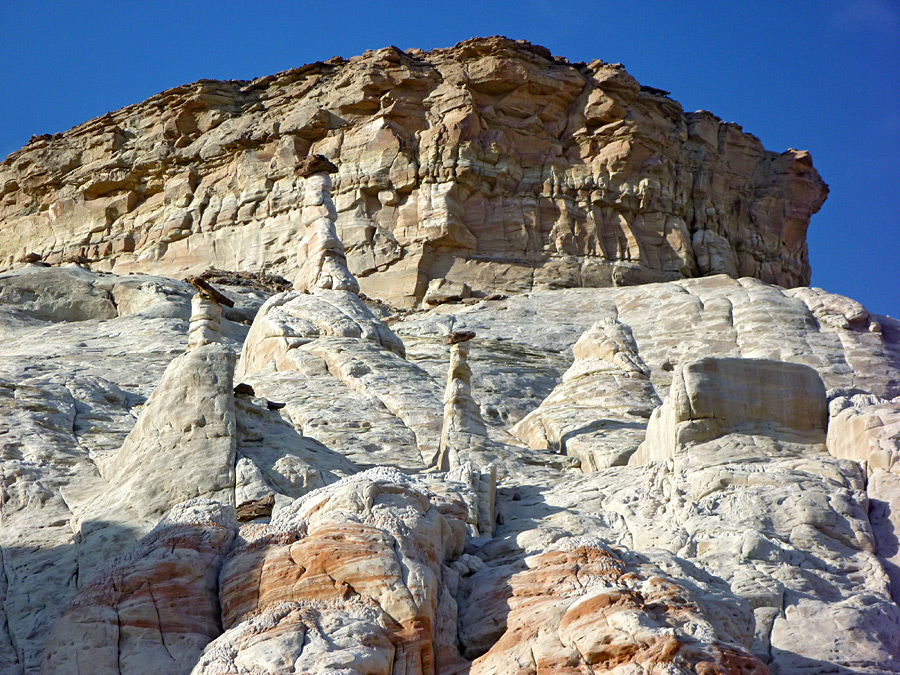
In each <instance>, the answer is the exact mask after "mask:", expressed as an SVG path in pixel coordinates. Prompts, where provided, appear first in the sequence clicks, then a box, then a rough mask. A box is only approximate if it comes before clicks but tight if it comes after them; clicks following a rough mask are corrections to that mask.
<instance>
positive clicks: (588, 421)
mask: <svg viewBox="0 0 900 675" xmlns="http://www.w3.org/2000/svg"><path fill="white" fill-rule="evenodd" d="M332 176H333V177H334V179H333V184H332ZM332 189H333V193H332ZM824 191H825V188H824V185H823V184H822V183H821V180H820V179H819V178H818V175H817V174H816V173H815V171H814V170H813V169H812V167H811V165H810V163H809V158H808V156H807V155H805V154H804V153H798V152H796V151H789V152H788V153H785V154H783V155H774V154H771V153H767V152H765V151H764V150H763V149H762V148H761V147H760V146H759V144H758V142H757V141H756V140H755V139H753V138H752V137H750V136H748V135H745V134H742V133H741V132H740V130H739V128H738V127H736V126H735V125H730V124H722V123H720V122H719V121H718V120H717V119H715V118H714V117H712V116H711V115H709V114H708V113H694V114H689V115H685V114H684V113H683V112H682V111H681V109H680V108H679V107H678V106H677V104H676V103H674V102H673V101H672V100H671V99H669V98H668V97H667V96H666V95H664V94H663V93H662V92H660V91H659V90H654V89H652V88H647V87H643V88H642V87H640V86H639V85H637V84H636V83H635V82H634V81H633V80H632V79H631V78H630V77H629V76H628V75H627V74H626V73H625V72H624V70H622V68H621V67H619V66H611V65H608V64H603V63H601V62H595V63H592V64H590V65H585V64H570V63H568V62H566V61H565V60H563V59H559V58H555V57H551V56H550V55H549V54H548V53H546V52H545V51H544V50H542V49H541V48H537V47H533V46H530V45H527V44H525V43H517V42H512V41H509V40H506V39H502V38H491V39H486V40H481V39H479V40H472V41H467V42H464V43H461V44H460V45H457V46H456V47H454V48H452V49H448V50H435V51H433V52H430V53H425V52H419V51H417V50H411V51H409V52H406V53H404V52H400V51H398V50H396V49H393V48H391V49H386V50H380V51H378V52H369V53H366V54H365V55H363V56H362V57H358V58H355V59H351V60H350V61H346V62H345V61H342V60H339V59H334V60H331V61H329V62H327V63H320V64H315V65H313V66H309V67H306V68H303V69H298V70H295V71H288V72H286V73H282V74H280V75H276V76H273V77H270V78H262V79H260V80H257V81H254V82H253V83H234V82H230V83H219V82H201V83H198V84H196V85H190V86H187V87H181V88H178V89H176V90H172V91H170V92H166V93H164V94H161V95H160V96H158V97H155V98H154V99H151V100H150V101H148V102H146V103H143V104H138V105H136V106H132V107H130V108H126V109H125V110H123V111H119V112H117V113H113V114H111V115H109V116H107V117H104V118H101V119H100V120H95V121H93V122H89V123H87V124H86V125H83V126H82V127H79V128H77V129H74V130H72V131H70V132H67V133H66V134H63V135H61V136H60V137H57V138H38V139H36V140H34V141H33V142H32V143H31V144H30V145H29V146H27V147H26V148H25V149H23V150H22V151H20V152H18V153H14V154H13V155H11V156H10V158H8V159H7V160H6V162H5V163H4V164H3V165H0V232H2V233H3V236H2V237H0V255H2V256H4V257H5V258H4V259H5V260H6V261H7V263H6V264H8V265H11V266H12V267H11V269H9V270H7V271H5V272H0V336H2V338H3V339H2V340H0V672H2V673H3V674H4V675H5V674H6V673H9V674H10V675H35V674H38V673H43V674H45V675H50V674H53V675H56V674H66V675H68V674H69V673H73V674H75V675H150V674H158V673H166V674H167V675H169V674H183V675H189V674H194V675H214V674H222V673H229V674H246V675H260V674H261V673H272V674H274V673H297V674H300V673H309V674H317V675H466V674H468V675H488V674H496V675H499V674H503V675H506V674H507V673H518V674H519V675H551V674H567V675H568V674H571V675H575V674H576V673H578V674H587V673H601V672H611V673H620V674H622V675H624V674H626V673H627V674H633V675H660V674H662V673H666V674H674V673H696V674H697V675H731V674H733V673H734V674H737V673H741V674H744V675H747V674H749V675H768V674H772V675H789V674H794V673H805V674H807V675H818V674H820V675H826V674H830V673H864V674H868V675H881V674H883V673H892V672H900V665H898V664H900V604H898V603H900V573H898V570H900V553H898V548H897V541H898V536H900V321H897V320H895V319H892V318H890V317H886V316H875V315H872V314H870V313H869V312H868V311H867V310H866V309H865V308H864V307H862V306H861V305H860V304H859V303H857V302H855V301H853V300H851V299H849V298H845V297H843V296H839V295H835V294H831V293H827V292H825V291H823V290H821V289H815V288H806V287H794V288H788V286H795V285H797V284H803V283H804V282H805V281H807V280H808V266H807V263H806V257H805V243H804V241H805V240H804V233H805V228H806V225H807V222H808V219H809V216H810V215H811V214H812V213H813V212H814V211H815V210H816V208H818V206H819V204H820V203H821V201H822V199H823V198H824ZM7 235H8V236H7ZM67 258H68V259H71V262H69V263H66V264H60V263H62V262H63V261H64V260H65V259H67ZM85 258H89V259H90V260H89V261H88V262H85V261H84V259H85ZM13 261H15V262H13ZM79 261H80V262H79ZM213 265H215V266H218V267H220V268H221V267H226V266H233V267H235V268H238V269H235V270H234V271H227V268H226V269H225V270H223V269H207V268H211V267H212V266H213ZM261 268H262V269H261ZM110 270H112V271H114V272H115V273H111V272H110ZM132 271H135V272H139V273H137V274H131V273H127V274H126V273H125V272H132ZM151 271H152V272H156V273H160V272H167V273H170V274H176V273H177V276H179V277H183V276H184V274H185V273H192V274H194V276H188V277H187V279H186V281H176V280H174V279H170V278H165V277H161V276H152V275H151V274H149V273H148V272H151ZM718 272H721V274H719V273H718ZM198 273H199V274H198ZM276 274H278V275H285V276H288V277H290V278H291V279H294V280H295V282H296V283H295V287H294V288H293V289H290V288H289V284H288V282H286V281H285V280H283V279H278V278H276V277H275V276H274V275H276ZM745 275H750V276H745ZM695 277H697V278H695ZM772 281H778V282H780V283H781V284H782V286H778V285H774V284H772V283H770V282H772ZM591 286H601V287H599V288H593V287H591ZM360 289H362V291H364V293H363V292H361V290H360ZM384 300H389V301H391V303H393V304H389V303H386V302H384ZM476 335H477V339H473V338H475V336H476ZM238 353H240V358H239V359H238V357H237V354H238Z"/></svg>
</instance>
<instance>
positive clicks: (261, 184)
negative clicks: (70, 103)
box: [0, 37, 827, 307]
mask: <svg viewBox="0 0 900 675" xmlns="http://www.w3.org/2000/svg"><path fill="white" fill-rule="evenodd" d="M312 155H322V156H323V157H324V158H326V159H327V160H328V162H329V163H331V164H333V166H335V167H337V172H336V173H335V174H334V186H335V196H334V210H333V211H332V209H331V207H330V206H329V202H327V201H325V200H323V199H322V198H321V197H322V193H323V192H324V191H325V190H326V189H327V187H326V186H327V184H328V182H329V178H328V177H327V176H326V173H327V172H328V171H330V170H331V169H329V168H328V167H329V165H328V164H324V163H322V162H318V164H317V165H316V166H313V165H309V166H307V165H306V164H305V162H307V161H308V160H307V158H308V157H310V156H312ZM313 170H315V171H313ZM304 174H305V175H304ZM826 193H827V188H826V187H825V185H824V183H823V182H822V180H821V179H820V178H819V176H818V174H817V173H816V171H815V170H814V169H813V168H812V163H811V160H810V157H809V155H808V154H807V153H806V152H802V151H797V150H787V151H786V152H783V153H781V154H778V153H774V152H769V151H766V150H765V149H764V148H763V147H762V144H761V143H760V142H759V140H758V139H757V138H755V137H754V136H752V135H750V134H747V133H744V132H743V131H742V130H741V127H739V126H738V125H736V124H733V123H725V122H722V121H721V120H720V119H718V118H717V117H715V116H714V115H712V114H711V113H709V112H706V111H700V112H694V113H686V112H684V111H683V110H682V108H681V106H680V105H679V104H678V103H677V102H676V101H674V100H673V99H672V98H670V97H669V96H668V95H667V93H666V92H663V91H661V90H659V89H655V88H653V87H646V86H642V85H640V84H638V83H637V82H636V81H635V80H634V78H632V77H631V76H630V75H629V74H628V73H627V72H626V71H625V69H624V68H623V67H622V66H621V65H620V64H609V63H604V62H603V61H593V62H591V63H590V64H584V63H570V62H568V61H567V60H566V59H564V58H560V57H555V56H552V55H551V54H550V52H548V51H547V50H546V49H544V48H542V47H538V46H534V45H530V44H528V43H526V42H516V41H513V40H508V39H506V38H499V37H494V38H487V39H481V38H478V39H473V40H467V41H465V42H462V43H460V44H458V45H456V46H455V47H452V48H449V49H436V50H434V51H431V52H423V51H420V50H416V49H412V50H408V51H406V52H403V51H400V50H398V49H396V48H394V47H388V48H385V49H380V50H378V51H371V52H366V53H365V54H363V55H362V56H358V57H354V58H351V59H349V60H344V59H341V58H338V57H335V58H333V59H330V60H329V61H326V62H319V63H314V64H310V65H306V66H302V67H300V68H295V69H293V70H289V71H285V72H283V73H279V74H277V75H272V76H268V77H262V78H259V79H257V80H253V81H252V82H237V81H224V82H223V81H212V80H202V81H200V82H197V83H194V84H189V85H184V86H181V87H176V88H175V89H171V90H168V91H165V92H162V93H160V94H158V95H156V96H154V97H152V98H150V99H148V100H147V101H145V102H143V103H138V104H135V105H132V106H129V107H127V108H124V109H122V110H119V111H116V112H112V113H107V114H106V115H104V116H103V117H100V118H97V119H95V120H91V121H89V122H86V123H85V124H83V125H81V126H79V127H76V128H75V129H72V130H70V131H67V132H65V133H63V134H57V135H54V136H37V137H35V138H33V139H32V141H31V142H30V143H29V144H28V145H27V146H26V147H25V148H23V149H22V150H20V151H18V152H15V153H13V154H12V155H10V156H9V157H8V158H7V159H6V160H5V161H4V162H3V163H2V164H0V227H2V230H0V233H2V236H0V268H8V267H9V266H10V265H11V264H13V263H14V262H15V261H17V260H19V259H21V258H22V257H23V255H25V254H34V255H36V256H39V257H42V258H43V259H44V261H46V262H49V263H52V264H55V263H58V262H61V261H63V262H65V261H70V260H90V261H91V263H92V265H93V266H94V267H95V269H102V270H106V271H115V272H117V273H119V274H124V273H127V272H130V271H140V272H153V273H157V274H166V275H168V276H177V277H182V276H184V275H185V274H186V273H197V272H202V271H203V270H205V269H206V268H207V267H210V266H215V267H219V268H223V269H232V270H247V271H259V270H265V271H267V272H274V273H277V274H280V275H282V276H285V277H288V278H290V279H294V278H297V277H299V280H300V285H301V287H308V286H309V284H310V283H311V281H312V279H313V278H316V279H318V276H319V271H320V269H322V265H324V266H325V268H324V270H325V271H324V275H323V276H322V283H324V284H327V283H329V282H328V281H326V280H327V279H334V281H333V283H334V284H336V285H335V286H333V287H335V288H337V287H343V286H344V285H346V284H350V283H351V282H349V280H348V278H347V277H346V276H345V275H344V274H343V273H342V272H341V271H340V269H341V265H340V259H341V257H342V255H341V254H340V253H338V249H337V247H336V245H335V237H333V236H332V231H331V229H330V227H331V226H330V224H329V223H328V222H327V221H329V220H331V221H334V223H335V225H336V231H337V233H338V235H339V236H340V239H341V240H342V241H343V246H344V248H345V249H346V260H347V265H348V267H349V269H350V271H351V272H353V274H354V275H355V276H356V277H357V279H358V280H359V283H360V284H361V286H362V289H363V291H364V292H365V293H366V294H368V295H370V296H373V297H377V298H380V299H382V300H387V301H389V302H391V303H392V304H394V305H396V306H402V307H411V306H414V305H417V304H418V303H420V302H421V301H422V300H423V298H425V297H426V294H429V295H431V296H432V298H433V299H434V298H436V297H437V296H438V295H446V293H447V292H448V289H445V290H441V287H442V286H444V285H445V284H450V285H451V288H454V289H457V290H453V291H450V293H451V295H456V294H457V293H468V292H470V291H471V292H472V293H473V294H475V295H476V296H477V295H479V294H489V293H491V292H494V291H497V290H502V291H507V292H508V291H517V292H521V291H527V290H530V289H533V288H551V287H572V286H576V287H578V286H586V287H590V286H610V285H623V284H634V283H642V282H646V281H662V280H673V279H679V278H683V277H696V276H699V275H709V274H717V273H725V274H729V275H731V276H733V277H738V276H754V277H757V278H759V279H762V280H764V281H767V282H770V283H778V284H781V285H783V286H796V285H803V284H806V283H808V282H809V278H810V270H809V264H808V259H807V249H806V228H807V226H808V224H809V218H810V216H811V215H812V214H813V213H815V212H816V211H817V210H818V209H819V207H820V206H821V204H822V202H823V200H824V198H825V195H826ZM298 241H301V242H302V243H301V245H300V247H299V248H300V253H301V259H300V260H299V261H298V258H297V253H298V247H297V242H298ZM310 247H311V248H310ZM306 251H308V252H309V254H311V255H310V257H309V258H305V257H304V256H305V255H306V253H305V252H306ZM326 252H330V253H328V254H327V255H326ZM332 261H336V262H337V265H336V267H334V268H332V267H331V265H332ZM335 275H336V276H335ZM432 282H434V283H435V285H432Z"/></svg>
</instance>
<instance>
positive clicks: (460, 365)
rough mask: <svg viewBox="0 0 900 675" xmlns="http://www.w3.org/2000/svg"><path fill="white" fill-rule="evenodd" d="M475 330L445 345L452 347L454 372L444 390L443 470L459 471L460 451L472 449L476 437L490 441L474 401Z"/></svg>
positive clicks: (455, 336) (440, 460) (457, 334)
mask: <svg viewBox="0 0 900 675" xmlns="http://www.w3.org/2000/svg"><path fill="white" fill-rule="evenodd" d="M474 337H475V333H474V332H472V331H459V332H454V333H450V334H449V335H447V337H445V338H444V343H445V344H448V345H450V369H449V371H448V373H447V389H446V390H445V391H444V425H443V427H442V428H441V451H440V454H439V455H438V465H439V467H440V469H441V470H442V471H449V470H450V469H455V468H456V467H458V466H460V464H461V463H462V461H461V459H460V451H463V452H465V451H466V450H468V449H469V448H471V447H472V445H473V443H472V437H473V436H474V437H476V438H477V439H480V440H482V441H483V440H485V439H486V438H487V427H485V425H484V420H483V419H481V412H480V411H479V410H478V404H477V403H476V402H475V399H474V398H472V369H471V368H469V363H468V359H469V340H471V339H472V338H474Z"/></svg>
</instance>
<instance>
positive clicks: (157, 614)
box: [41, 500, 237, 675]
mask: <svg viewBox="0 0 900 675" xmlns="http://www.w3.org/2000/svg"><path fill="white" fill-rule="evenodd" d="M236 530H237V523H236V522H235V520H234V513H233V512H232V511H231V510H230V509H228V508H225V507H223V506H222V504H221V503H219V502H216V501H211V500H210V501H205V500H194V501H192V502H186V503H184V504H180V505H179V506H178V507H176V508H175V509H173V511H172V512H170V513H169V514H168V515H167V516H166V518H164V519H163V520H162V521H161V522H160V523H159V525H157V527H156V528H154V530H153V532H151V533H150V534H148V535H147V536H146V537H144V538H143V539H142V540H141V542H140V544H139V545H138V546H137V547H136V548H135V549H133V550H132V551H130V552H129V553H127V554H126V555H124V556H121V557H119V558H115V559H113V560H112V561H110V562H109V563H108V564H107V565H106V567H104V568H103V569H101V570H99V571H98V573H97V575H96V576H95V577H94V578H93V579H92V580H91V581H90V583H87V584H85V585H84V586H83V587H82V588H81V590H80V591H79V592H78V594H77V595H76V596H75V598H74V599H73V600H72V601H71V602H70V603H69V605H68V606H67V607H66V609H65V611H64V612H63V614H62V616H61V617H60V618H59V620H58V621H57V622H56V625H55V627H54V629H53V632H52V633H51V634H50V637H49V639H48V640H47V647H46V651H45V653H44V662H43V664H42V667H41V672H42V673H46V674H47V675H56V674H57V673H73V674H76V675H88V673H91V674H94V675H106V674H107V673H109V674H112V673H116V674H118V673H159V674H160V675H161V674H162V673H186V672H189V671H190V669H191V668H192V667H193V665H194V664H195V663H196V662H197V659H198V658H199V657H200V653H201V652H202V651H203V648H204V647H205V646H206V645H207V643H209V642H210V641H211V640H212V639H213V638H215V637H216V636H217V635H219V633H220V632H221V629H220V625H221V624H220V619H219V600H218V594H217V590H218V575H219V569H220V568H221V566H222V561H223V558H224V554H225V553H226V551H227V550H228V548H229V546H230V544H231V541H232V539H233V538H234V534H235V532H236Z"/></svg>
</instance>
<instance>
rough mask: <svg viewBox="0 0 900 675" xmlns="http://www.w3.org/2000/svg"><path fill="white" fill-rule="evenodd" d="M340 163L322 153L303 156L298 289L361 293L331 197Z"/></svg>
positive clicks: (300, 171) (300, 164) (300, 167)
mask: <svg viewBox="0 0 900 675" xmlns="http://www.w3.org/2000/svg"><path fill="white" fill-rule="evenodd" d="M336 171H337V167H336V166H335V165H334V164H332V163H331V162H329V161H328V159H326V158H325V157H323V156H322V155H310V156H309V157H304V158H303V160H301V162H300V163H299V164H298V165H297V175H298V176H300V177H301V178H303V179H304V185H303V210H302V213H303V220H304V224H305V225H306V234H305V235H304V236H303V239H302V240H301V241H300V246H299V247H298V249H297V267H298V268H299V269H300V273H299V274H298V275H297V279H296V281H295V282H294V288H297V289H298V290H311V289H313V288H325V289H331V290H334V291H350V292H351V293H359V283H358V282H357V281H356V278H355V277H354V276H353V274H352V273H351V272H350V270H349V269H347V256H346V255H345V254H344V245H343V244H342V243H341V240H340V238H339V237H338V234H337V228H335V225H334V221H335V220H336V219H337V210H336V209H335V208H334V201H333V200H332V199H331V187H332V186H331V176H330V175H329V174H332V173H335V172H336Z"/></svg>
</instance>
